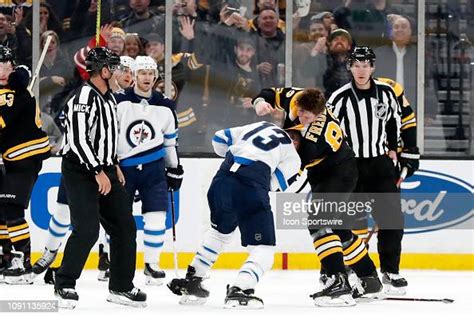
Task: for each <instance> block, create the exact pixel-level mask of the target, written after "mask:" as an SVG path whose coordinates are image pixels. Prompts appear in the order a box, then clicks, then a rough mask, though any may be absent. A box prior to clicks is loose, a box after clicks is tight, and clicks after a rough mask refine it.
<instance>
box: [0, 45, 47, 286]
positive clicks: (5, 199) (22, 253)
mask: <svg viewBox="0 0 474 317" xmlns="http://www.w3.org/2000/svg"><path fill="white" fill-rule="evenodd" d="M28 82H29V71H28V70H27V69H26V68H24V67H22V66H17V67H15V58H14V56H13V52H12V51H11V49H9V48H8V47H5V46H0V153H3V154H2V158H3V162H4V164H5V175H4V177H3V179H2V182H1V184H0V219H2V218H3V220H4V221H3V224H2V223H0V230H2V231H1V232H0V235H1V236H2V238H3V239H2V240H0V242H2V244H3V253H4V255H3V256H4V257H8V256H9V253H10V252H9V251H10V246H11V247H12V250H11V260H10V261H5V262H9V263H8V264H7V265H8V266H7V268H6V269H5V270H4V272H3V275H4V277H5V281H6V282H7V283H9V284H30V283H32V279H31V263H30V253H31V242H30V233H29V227H28V223H27V222H26V220H25V209H26V208H27V207H28V203H29V200H30V196H31V192H32V190H33V185H34V184H35V182H36V179H37V177H38V173H39V171H40V170H41V166H42V162H43V160H44V159H46V158H47V157H49V156H50V146H49V139H48V136H47V135H46V133H44V132H43V131H42V130H41V125H42V122H41V118H40V110H39V108H38V106H37V104H36V100H35V98H34V97H33V96H32V95H31V93H30V91H28V90H27V85H28ZM5 238H7V239H5Z"/></svg>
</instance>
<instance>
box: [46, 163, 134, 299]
mask: <svg viewBox="0 0 474 317" xmlns="http://www.w3.org/2000/svg"><path fill="white" fill-rule="evenodd" d="M104 172H105V173H106V174H107V176H108V177H109V179H110V182H111V184H112V189H111V191H110V192H109V193H108V194H107V195H105V196H104V195H101V194H100V193H99V192H98V185H97V183H96V180H95V176H94V174H93V173H91V172H90V171H87V170H86V168H85V167H84V166H81V165H80V164H78V163H75V162H71V161H69V160H68V159H66V158H64V159H63V161H62V173H63V177H64V185H65V186H66V193H67V198H68V201H69V209H70V211H71V225H72V234H71V236H70V237H69V239H68V241H67V244H66V248H65V250H64V258H63V261H62V263H61V267H60V269H59V271H58V273H57V274H56V284H55V288H56V289H59V288H74V287H75V285H76V280H77V279H78V278H79V276H80V275H81V272H82V269H83V267H84V264H85V263H86V260H87V257H88V255H89V252H90V250H91V248H92V247H93V246H94V244H95V242H96V241H97V238H98V236H99V222H100V223H101V224H102V226H103V227H104V229H105V231H106V232H107V234H108V235H109V236H110V280H109V289H110V290H113V291H119V292H123V291H129V290H131V289H132V288H133V283H132V281H133V277H134V275H135V262H136V241H135V238H136V226H135V220H134V218H133V215H132V210H131V209H130V202H129V199H130V198H129V196H128V194H127V192H126V191H125V188H124V187H123V186H122V184H120V182H119V180H118V176H117V171H116V167H115V166H110V167H105V168H104Z"/></svg>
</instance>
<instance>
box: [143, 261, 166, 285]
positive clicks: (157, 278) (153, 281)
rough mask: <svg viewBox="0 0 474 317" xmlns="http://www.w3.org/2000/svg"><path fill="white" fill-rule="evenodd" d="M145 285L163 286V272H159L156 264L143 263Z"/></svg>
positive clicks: (164, 275)
mask: <svg viewBox="0 0 474 317" xmlns="http://www.w3.org/2000/svg"><path fill="white" fill-rule="evenodd" d="M143 273H144V274H145V284H146V285H155V286H159V285H162V284H163V279H164V278H165V277H166V274H165V271H161V270H160V269H159V268H158V265H156V264H149V263H145V271H144V272H143Z"/></svg>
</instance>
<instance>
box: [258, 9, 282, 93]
mask: <svg viewBox="0 0 474 317" xmlns="http://www.w3.org/2000/svg"><path fill="white" fill-rule="evenodd" d="M257 25H258V29H257V31H253V32H252V33H251V34H256V35H257V54H256V57H257V71H258V73H259V75H260V84H261V85H262V87H275V86H280V85H282V84H283V83H281V82H279V81H281V78H280V80H279V78H278V77H281V76H279V75H281V74H278V72H279V71H281V66H278V65H279V64H283V65H284V62H285V35H284V34H283V32H282V31H281V30H280V29H279V28H278V17H277V13H276V12H275V10H274V9H271V8H263V10H261V11H260V14H259V15H258V22H257ZM279 68H280V70H279Z"/></svg>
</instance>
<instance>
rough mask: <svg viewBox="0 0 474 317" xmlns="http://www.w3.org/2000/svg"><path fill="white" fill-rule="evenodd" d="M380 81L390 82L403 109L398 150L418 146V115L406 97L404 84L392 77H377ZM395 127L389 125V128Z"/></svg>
mask: <svg viewBox="0 0 474 317" xmlns="http://www.w3.org/2000/svg"><path fill="white" fill-rule="evenodd" d="M377 80H378V81H381V82H384V83H387V84H389V85H390V86H391V87H392V89H393V91H394V92H395V95H396V96H397V99H398V103H399V104H400V106H401V110H402V115H401V117H402V124H401V128H400V140H399V142H398V151H399V152H400V151H401V150H402V149H403V148H407V149H412V148H415V147H416V116H415V112H414V111H413V108H412V107H411V105H410V102H409V101H408V99H407V98H406V97H405V91H404V89H403V86H402V85H400V84H399V83H397V82H396V81H394V80H392V79H390V78H380V77H379V78H377ZM390 128H393V127H388V129H390Z"/></svg>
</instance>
